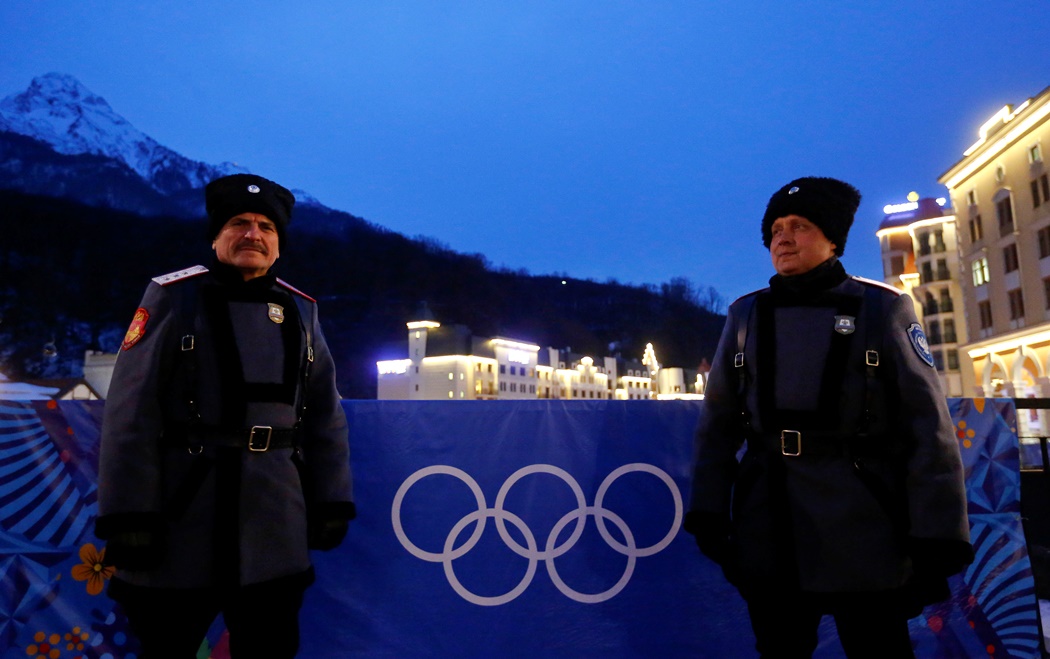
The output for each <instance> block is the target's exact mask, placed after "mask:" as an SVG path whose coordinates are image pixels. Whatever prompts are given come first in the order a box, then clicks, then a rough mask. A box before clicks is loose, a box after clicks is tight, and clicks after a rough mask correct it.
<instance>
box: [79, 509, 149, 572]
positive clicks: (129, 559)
mask: <svg viewBox="0 0 1050 659" xmlns="http://www.w3.org/2000/svg"><path fill="white" fill-rule="evenodd" d="M95 535H97V536H98V537H99V538H100V539H102V540H106V547H105V552H106V553H105V558H104V562H105V564H106V565H112V566H113V567H116V568H119V569H122V570H155V569H157V568H158V567H160V564H161V562H162V561H163V560H164V552H165V545H166V534H165V525H164V520H163V518H162V517H161V516H160V514H159V513H117V514H115V515H106V516H104V517H100V518H98V519H97V520H96V521H95Z"/></svg>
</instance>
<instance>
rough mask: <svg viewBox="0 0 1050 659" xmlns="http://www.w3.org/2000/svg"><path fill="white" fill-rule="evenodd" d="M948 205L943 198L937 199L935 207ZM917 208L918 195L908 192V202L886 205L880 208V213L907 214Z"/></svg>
mask: <svg viewBox="0 0 1050 659" xmlns="http://www.w3.org/2000/svg"><path fill="white" fill-rule="evenodd" d="M946 203H948V200H947V199H945V198H944V197H938V198H937V205H938V206H944V205H945V204H946ZM918 208H919V193H918V192H909V193H908V201H906V202H904V203H903V204H886V205H885V206H883V207H882V212H883V213H885V214H886V215H894V214H895V213H908V212H911V211H913V210H918Z"/></svg>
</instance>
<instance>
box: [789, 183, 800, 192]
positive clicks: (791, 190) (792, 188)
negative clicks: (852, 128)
mask: <svg viewBox="0 0 1050 659" xmlns="http://www.w3.org/2000/svg"><path fill="white" fill-rule="evenodd" d="M796 192H798V186H797V185H793V186H791V189H790V190H788V194H795V193H796Z"/></svg>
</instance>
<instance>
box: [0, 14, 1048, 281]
mask: <svg viewBox="0 0 1050 659" xmlns="http://www.w3.org/2000/svg"><path fill="white" fill-rule="evenodd" d="M380 4H382V6H381V7H379V6H376V5H380ZM1048 9H1050V6H1048V5H1047V4H1046V2H1045V1H1040V2H1036V1H1034V0H1018V1H1015V2H1009V3H987V2H980V3H979V2H958V1H955V2H948V1H943V0H933V1H928V2H915V1H914V0H909V1H908V2H904V1H897V0H891V1H884V2H850V1H836V2H831V1H827V2H806V1H802V2H790V3H789V2H765V1H763V2H746V1H745V2H739V3H724V2H717V3H716V2H707V1H697V0H689V1H685V0H683V1H680V2H662V1H659V0H646V1H644V2H641V1H640V2H605V1H601V2H599V1H598V0H592V1H589V2H575V1H572V0H558V1H557V2H553V1H546V0H529V1H525V0H522V1H516V2H483V1H481V0H478V1H476V2H458V1H456V0H442V1H439V0H435V1H433V2H422V1H420V2H384V3H365V2H345V1H339V0H336V1H332V0H319V1H311V2H267V1H258V0H256V1H253V2H213V1H207V2H205V1H200V0H182V1H180V2H149V3H144V2H128V1H126V0H109V1H104V0H98V1H94V2H72V1H66V2H56V1H51V0H6V1H5V2H4V3H2V4H0V24H3V25H4V38H3V39H2V40H0V96H7V95H9V94H13V93H17V92H20V91H22V90H24V89H25V88H26V87H27V86H28V84H29V81H30V80H31V79H32V78H33V77H34V76H37V75H40V74H43V73H47V72H51V71H57V72H61V73H68V74H72V75H74V76H76V77H77V78H78V79H79V80H80V81H81V82H82V83H84V84H85V85H86V86H87V87H89V88H90V89H91V90H92V91H94V92H95V93H97V94H99V95H101V96H103V97H104V98H105V99H106V100H108V101H109V103H110V104H111V105H112V106H113V108H114V109H115V110H116V111H117V112H118V113H120V114H122V115H123V116H124V117H126V118H127V119H128V120H129V121H130V122H131V123H132V124H134V125H135V126H136V127H137V128H139V129H140V130H142V131H144V132H146V133H147V134H149V135H151V136H152V137H154V138H156V139H157V140H158V141H159V142H161V143H162V144H165V145H166V146H169V147H171V148H173V149H174V150H176V151H178V152H180V153H182V154H184V155H186V156H188V157H191V158H195V159H199V160H204V161H207V162H221V161H226V160H229V161H234V162H237V163H239V164H241V165H243V166H245V167H247V168H248V169H250V170H251V171H253V172H256V173H259V174H262V175H264V176H269V177H271V178H274V179H276V180H278V181H280V182H281V183H284V184H285V185H288V186H290V187H296V188H302V189H305V190H307V191H309V192H311V193H312V194H314V195H315V196H316V197H318V198H319V199H320V200H321V201H322V202H324V203H326V204H327V205H329V206H332V207H335V208H339V209H342V210H346V211H348V212H351V213H354V214H356V215H360V216H362V217H365V218H367V219H369V220H371V221H373V222H375V223H378V224H380V225H383V226H386V227H388V228H390V229H393V230H395V231H399V232H401V233H404V234H406V235H409V236H419V235H425V236H430V237H433V238H436V239H437V240H438V241H440V242H442V243H445V244H447V245H448V246H449V247H451V248H453V249H455V250H457V251H461V252H480V253H482V254H485V255H486V256H487V257H488V258H489V259H490V260H491V261H492V262H493V263H494V264H496V265H505V266H507V267H510V268H514V269H518V268H524V269H527V270H528V271H529V272H532V273H534V274H546V273H551V272H565V273H568V274H569V275H572V276H575V277H584V278H591V279H595V280H598V281H605V280H607V279H611V278H615V279H617V280H619V281H623V282H630V283H653V284H659V283H661V282H665V281H668V280H669V279H671V278H672V277H679V276H683V277H687V278H689V279H690V280H692V281H693V282H694V283H696V284H697V285H698V286H700V287H706V286H714V287H715V288H716V289H717V290H718V291H719V292H720V293H721V294H722V295H723V296H725V297H726V298H727V299H729V300H732V299H733V298H735V297H736V296H738V295H741V294H743V293H746V292H747V291H749V290H752V289H754V288H758V287H760V286H762V285H764V283H765V281H766V280H767V279H768V277H769V275H770V274H771V266H770V264H769V257H768V253H767V252H766V251H765V250H764V249H763V247H762V245H761V241H760V235H759V228H758V227H759V220H760V218H761V215H762V212H763V210H764V208H765V203H766V201H767V200H768V198H769V195H770V194H771V193H772V192H773V191H774V190H776V189H777V188H778V187H780V186H781V185H782V184H784V183H786V182H787V181H788V180H790V179H792V178H795V177H798V176H804V175H822V176H836V177H839V178H843V179H846V180H848V181H850V182H852V183H853V184H854V185H856V186H857V187H858V188H860V190H861V192H862V193H863V194H864V201H863V203H862V205H861V208H860V211H859V213H858V216H857V221H856V224H855V225H854V229H853V232H852V233H851V236H850V240H849V243H848V245H847V248H846V253H845V257H844V259H843V260H844V262H845V264H846V266H847V268H848V269H849V270H850V271H851V272H853V273H854V274H859V275H863V276H868V277H873V278H881V266H880V261H879V256H878V245H877V242H876V240H875V236H874V232H875V229H876V228H877V226H878V223H879V222H880V221H881V219H882V210H881V209H882V207H883V206H884V205H886V204H888V203H895V202H901V201H904V198H905V196H906V195H907V193H908V192H909V191H912V190H916V191H918V192H919V193H920V194H921V195H923V196H934V197H936V196H945V194H946V191H945V189H944V188H943V187H941V186H939V185H938V184H937V178H938V176H939V175H940V174H941V173H943V172H944V171H945V170H947V169H948V168H949V167H950V166H951V165H952V164H954V163H955V162H956V161H957V160H958V159H959V158H960V157H961V155H962V152H963V150H965V149H966V148H967V147H968V146H969V145H970V144H971V143H973V142H974V141H975V140H976V137H977V129H978V127H979V126H980V125H981V124H982V123H983V122H984V121H985V120H986V119H988V118H989V117H990V116H991V115H992V114H994V113H995V112H996V111H997V110H998V109H999V108H1000V107H1002V106H1003V105H1005V104H1008V103H1009V104H1015V105H1016V104H1019V103H1020V102H1022V101H1024V100H1025V99H1026V98H1028V97H1031V96H1034V95H1036V94H1037V93H1038V92H1039V91H1041V90H1042V89H1043V88H1045V87H1046V86H1048V85H1050V39H1048V38H1047V34H1046V26H1047V24H1048V18H1047V14H1048Z"/></svg>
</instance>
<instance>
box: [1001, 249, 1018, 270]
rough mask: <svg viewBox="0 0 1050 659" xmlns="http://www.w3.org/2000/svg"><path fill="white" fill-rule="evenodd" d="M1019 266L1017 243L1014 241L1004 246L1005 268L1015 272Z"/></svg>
mask: <svg viewBox="0 0 1050 659" xmlns="http://www.w3.org/2000/svg"><path fill="white" fill-rule="evenodd" d="M1017 268H1018V265H1017V243H1012V244H1010V245H1007V246H1006V247H1004V248H1003V270H1004V271H1005V272H1013V271H1014V270H1017Z"/></svg>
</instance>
